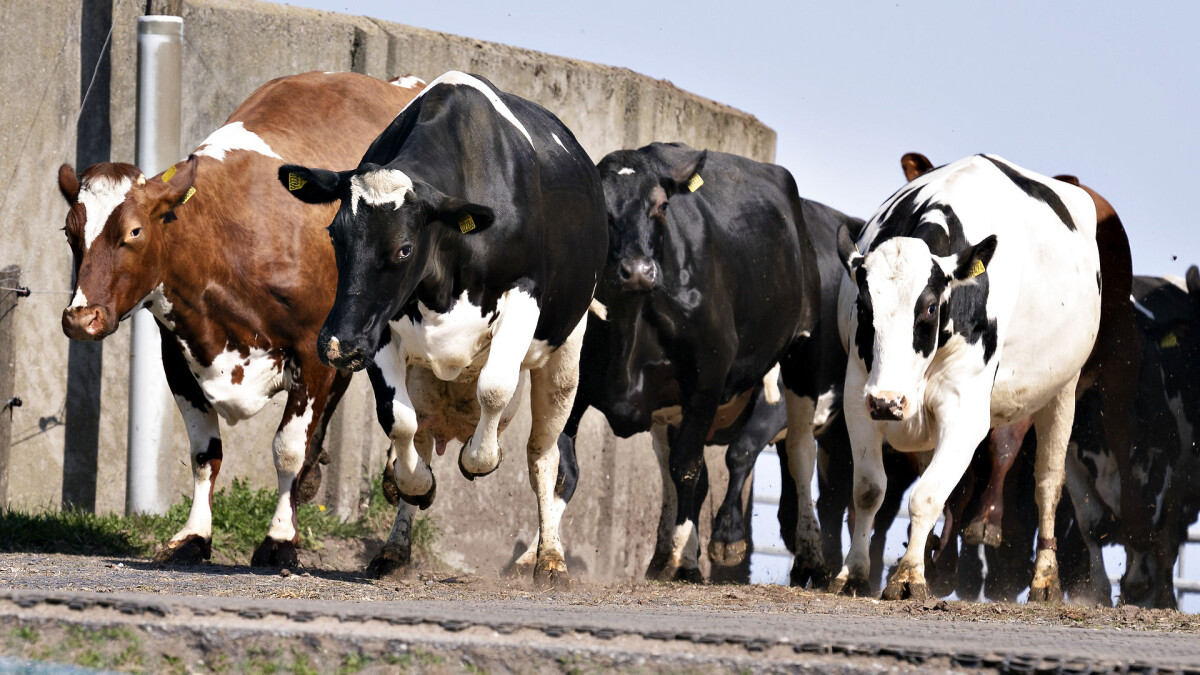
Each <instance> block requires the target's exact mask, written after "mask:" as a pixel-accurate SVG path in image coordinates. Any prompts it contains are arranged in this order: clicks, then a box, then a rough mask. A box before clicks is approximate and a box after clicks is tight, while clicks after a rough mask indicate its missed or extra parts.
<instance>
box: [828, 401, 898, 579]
mask: <svg viewBox="0 0 1200 675" xmlns="http://www.w3.org/2000/svg"><path fill="white" fill-rule="evenodd" d="M849 384H850V381H849V379H847V387H846V391H862V385H861V384H860V385H859V387H858V388H853V389H852V388H851V387H850V386H849ZM860 408H861V409H862V410H859V409H860ZM845 415H846V429H847V431H848V432H849V435H850V447H851V448H852V451H853V453H854V454H853V456H854V480H853V487H852V488H851V497H850V499H851V508H852V509H853V512H852V513H851V516H852V517H851V519H850V550H849V552H847V553H846V562H845V564H843V565H842V570H841V571H840V572H838V575H837V576H836V577H834V579H833V581H831V582H830V584H829V590H830V592H832V593H835V594H840V593H845V594H848V595H867V594H869V593H870V592H871V527H872V525H873V524H874V523H875V514H876V513H877V512H878V511H879V507H880V505H881V504H882V503H883V496H884V492H885V491H886V490H887V486H888V477H887V473H886V472H885V471H884V470H883V433H882V431H881V430H880V428H879V424H878V423H876V422H874V421H872V420H871V419H870V418H869V417H867V415H866V410H865V407H864V406H863V405H862V403H861V401H853V402H851V401H849V400H848V401H847V403H846V405H845Z"/></svg>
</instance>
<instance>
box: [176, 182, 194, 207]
mask: <svg viewBox="0 0 1200 675" xmlns="http://www.w3.org/2000/svg"><path fill="white" fill-rule="evenodd" d="M194 194H196V188H194V187H190V188H188V191H187V194H186V195H184V196H183V201H181V202H179V205H180V206H183V205H184V204H186V203H187V200H189V199H191V198H192V195H194Z"/></svg>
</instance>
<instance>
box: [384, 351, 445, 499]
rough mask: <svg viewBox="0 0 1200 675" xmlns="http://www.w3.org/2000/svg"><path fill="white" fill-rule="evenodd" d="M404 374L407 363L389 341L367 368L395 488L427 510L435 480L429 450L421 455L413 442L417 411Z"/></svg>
mask: <svg viewBox="0 0 1200 675" xmlns="http://www.w3.org/2000/svg"><path fill="white" fill-rule="evenodd" d="M407 373H408V366H407V365H406V364H405V363H404V361H403V357H402V356H401V354H400V345H399V344H391V343H390V342H389V343H385V344H384V345H383V347H382V348H381V349H380V350H379V352H378V353H377V354H375V360H374V363H373V364H372V365H371V366H369V367H368V368H367V375H368V376H369V377H370V378H371V389H372V391H373V392H374V394H375V414H376V415H377V416H378V418H379V426H381V427H383V432H384V433H385V434H387V436H388V439H390V440H391V442H392V445H391V447H390V448H389V449H388V464H389V465H391V467H392V478H393V479H394V480H395V485H396V490H397V492H398V493H399V497H400V498H401V499H403V500H404V501H406V502H408V503H409V504H412V505H413V506H416V507H418V508H421V509H427V508H429V505H430V504H432V503H433V498H434V497H435V496H436V495H437V481H436V480H435V479H434V477H433V470H432V469H430V468H429V459H430V458H429V456H428V454H429V453H428V452H426V455H427V456H425V457H422V456H421V455H420V454H418V453H417V447H416V444H415V443H414V442H413V439H414V438H415V436H416V434H417V412H416V410H414V409H413V404H412V400H411V399H410V398H409V395H408V383H407ZM386 473H387V472H386V471H385V475H386ZM385 492H386V491H385Z"/></svg>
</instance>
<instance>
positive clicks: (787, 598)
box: [0, 554, 1200, 672]
mask: <svg viewBox="0 0 1200 675" xmlns="http://www.w3.org/2000/svg"><path fill="white" fill-rule="evenodd" d="M0 587H3V588H4V589H5V590H3V591H0V630H2V631H3V635H5V636H7V637H5V638H3V640H7V642H3V641H2V640H0V644H4V645H5V651H4V653H5V654H8V655H10V656H19V657H27V658H28V657H55V658H54V659H53V660H64V659H65V660H68V661H72V659H73V662H76V663H84V664H85V665H86V664H87V663H91V664H95V665H106V666H108V667H118V668H122V669H131V670H144V671H148V672H150V671H156V670H159V669H160V668H159V667H161V666H170V668H168V669H174V668H175V666H176V665H178V666H179V667H180V668H182V670H181V671H180V672H188V671H201V672H203V671H206V670H222V669H224V668H229V667H233V669H234V671H235V672H236V671H255V670H256V667H255V665H254V664H255V663H258V662H262V663H268V662H277V663H282V664H283V665H285V666H286V665H288V664H289V663H290V664H291V668H292V670H293V672H297V667H298V665H299V666H303V667H300V668H299V670H300V671H303V670H304V667H311V668H315V669H316V670H317V671H319V672H326V671H330V670H337V669H339V668H341V669H343V670H345V671H347V672H352V671H355V670H359V669H365V670H366V671H370V670H380V671H386V670H390V669H393V668H394V667H400V666H406V667H412V668H416V669H418V670H428V671H446V672H453V671H458V670H470V671H473V672H478V671H477V669H484V670H489V671H500V672H502V671H509V670H517V671H521V670H542V671H547V672H566V671H585V670H588V669H589V668H592V667H595V668H609V667H620V668H630V669H638V668H642V667H647V666H649V667H653V668H656V669H658V668H666V669H668V670H673V669H683V670H688V669H694V668H697V667H704V668H706V669H708V668H715V669H718V670H731V671H739V670H742V669H743V668H746V667H753V668H755V669H759V668H763V669H768V670H770V669H775V668H778V669H788V668H795V667H797V666H806V667H811V668H814V669H816V670H829V669H834V670H850V671H860V670H862V671H875V670H879V669H893V668H899V669H901V670H904V669H909V668H918V667H919V668H922V669H928V668H935V669H936V668H952V667H955V666H980V665H983V666H991V667H999V668H1001V669H1008V668H1014V669H1016V668H1019V667H1022V666H1026V665H1035V664H1039V663H1040V664H1041V665H1042V666H1052V665H1053V664H1055V663H1058V664H1065V665H1067V666H1069V667H1076V666H1078V667H1085V666H1086V667H1091V668H1094V669H1098V670H1101V671H1103V670H1110V669H1114V668H1117V667H1119V666H1130V665H1134V666H1141V665H1144V666H1156V667H1159V668H1173V669H1185V668H1194V669H1197V671H1198V672H1200V620H1197V619H1196V618H1194V617H1191V616H1188V615H1184V614H1179V613H1177V612H1167V611H1153V612H1151V611H1146V610H1138V609H1135V608H1120V609H1107V610H1105V609H1084V608H1076V607H1038V606H1023V605H1004V604H976V603H944V602H930V603H923V604H918V603H912V602H902V603H885V602H879V601H876V600H869V599H848V598H834V597H831V596H828V595H826V594H821V593H811V592H806V591H800V590H794V589H787V588H781V587H774V586H753V587H745V586H688V585H678V584H652V583H628V584H603V585H601V584H589V583H586V582H578V581H577V582H573V583H572V586H571V588H570V589H569V590H567V591H557V592H555V591H542V590H537V589H535V588H533V586H532V584H531V583H530V582H528V581H525V580H512V581H508V580H499V579H482V578H478V577H457V576H446V575H424V576H420V577H417V578H411V579H402V580H384V581H371V580H366V579H363V578H361V577H360V576H358V575H355V574H348V573H325V572H316V571H308V572H306V573H305V572H302V573H292V574H287V575H286V576H285V575H283V574H280V573H271V574H267V573H261V572H255V571H251V570H250V569H248V568H241V567H225V566H217V565H209V566H204V567H198V568H191V569H163V568H157V567H153V566H150V565H148V564H146V563H144V562H142V561H137V560H130V559H111V558H89V557H74V556H58V555H52V556H45V555H23V554H6V555H0ZM30 631H33V634H36V636H37V637H36V638H33V639H32V640H31V639H29V636H30V635H31V633H30ZM71 631H75V632H74V633H72V632H71ZM81 631H82V632H81ZM96 631H100V632H101V633H103V631H110V633H109V635H110V637H109V638H106V639H96V640H94V642H95V643H96V645H103V647H104V648H103V649H100V648H99V646H97V647H96V648H94V649H92V651H93V652H95V653H94V654H91V655H90V656H87V654H88V652H87V651H86V649H90V648H89V647H87V645H88V644H91V643H90V642H89V638H88V636H94V635H97V634H100V633H97V632H96ZM112 631H118V632H117V633H112ZM121 631H124V632H121ZM81 635H82V636H83V637H80V636H81ZM111 635H117V636H118V637H117V638H114V637H111ZM39 645H40V646H39ZM72 645H74V646H72ZM134 645H136V649H135V648H134ZM39 650H40V651H39ZM80 650H84V651H80ZM135 653H136V654H140V655H141V656H140V657H138V658H136V659H135V658H134V656H132V655H134V654H135ZM80 654H84V655H85V656H84V657H81V656H79V655H80ZM122 654H125V655H126V659H127V660H128V662H126V661H122V660H121V655H122ZM130 659H131V660H130ZM214 659H215V660H214ZM218 661H220V663H218ZM260 670H261V669H260Z"/></svg>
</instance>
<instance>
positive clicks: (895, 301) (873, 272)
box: [851, 237, 934, 401]
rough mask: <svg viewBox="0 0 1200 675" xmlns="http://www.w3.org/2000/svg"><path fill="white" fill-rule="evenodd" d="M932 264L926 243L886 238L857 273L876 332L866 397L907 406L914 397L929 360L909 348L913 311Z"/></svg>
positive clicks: (909, 238)
mask: <svg viewBox="0 0 1200 675" xmlns="http://www.w3.org/2000/svg"><path fill="white" fill-rule="evenodd" d="M933 260H934V259H933V256H932V255H931V254H930V252H929V247H928V246H927V245H926V244H925V242H924V241H922V240H920V239H914V238H912V237H896V238H893V239H889V240H887V241H885V242H884V243H882V244H880V245H879V248H877V249H875V250H874V251H872V252H871V253H870V254H868V255H867V257H866V258H865V259H864V260H863V264H862V268H861V269H860V270H859V272H858V273H859V274H860V275H861V274H866V275H867V288H868V290H869V292H870V294H871V308H872V312H873V319H874V328H875V345H874V347H873V350H874V360H873V363H872V364H871V371H870V372H869V373H868V374H867V392H866V393H867V394H869V395H877V394H878V393H879V392H881V391H887V392H894V393H897V394H902V395H904V396H907V397H908V398H909V400H912V401H915V400H917V399H918V397H919V394H920V391H919V390H920V388H921V387H922V380H923V379H924V373H925V369H926V367H927V366H928V362H929V361H930V359H931V358H932V356H931V357H929V358H927V357H925V356H924V355H923V354H921V353H920V352H918V351H917V350H916V349H914V348H913V329H914V327H915V326H914V321H915V311H916V310H915V308H916V306H917V301H918V300H919V299H920V295H921V292H922V291H924V290H925V288H926V287H927V286H928V285H929V281H930V279H929V273H930V270H931V268H932V265H933ZM853 344H854V343H853V340H852V341H851V345H852V346H851V348H852V349H854V348H855V347H854V346H853Z"/></svg>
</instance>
